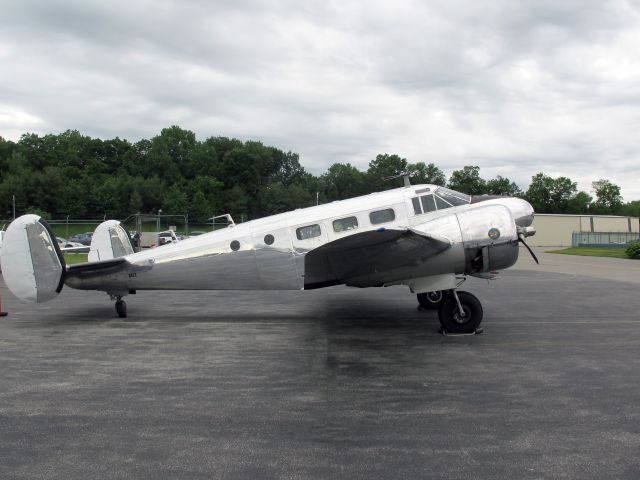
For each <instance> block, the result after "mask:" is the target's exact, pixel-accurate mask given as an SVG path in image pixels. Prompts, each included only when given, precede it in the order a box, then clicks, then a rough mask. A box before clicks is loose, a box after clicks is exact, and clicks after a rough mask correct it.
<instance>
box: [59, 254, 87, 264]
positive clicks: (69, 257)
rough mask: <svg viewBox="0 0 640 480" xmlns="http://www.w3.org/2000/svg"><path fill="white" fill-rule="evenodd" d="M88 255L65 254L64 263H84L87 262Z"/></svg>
mask: <svg viewBox="0 0 640 480" xmlns="http://www.w3.org/2000/svg"><path fill="white" fill-rule="evenodd" d="M87 256H88V254H86V253H65V254H64V261H65V262H66V264H67V265H73V264H74V263H84V262H86V261H87Z"/></svg>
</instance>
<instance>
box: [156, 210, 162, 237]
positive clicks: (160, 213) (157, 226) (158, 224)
mask: <svg viewBox="0 0 640 480" xmlns="http://www.w3.org/2000/svg"><path fill="white" fill-rule="evenodd" d="M161 215H162V209H159V210H158V221H157V222H156V232H159V231H160V216H161Z"/></svg>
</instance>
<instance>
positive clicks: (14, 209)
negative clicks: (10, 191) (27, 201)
mask: <svg viewBox="0 0 640 480" xmlns="http://www.w3.org/2000/svg"><path fill="white" fill-rule="evenodd" d="M11 197H12V200H13V219H14V220H15V219H16V196H15V194H14V195H12V196H11Z"/></svg>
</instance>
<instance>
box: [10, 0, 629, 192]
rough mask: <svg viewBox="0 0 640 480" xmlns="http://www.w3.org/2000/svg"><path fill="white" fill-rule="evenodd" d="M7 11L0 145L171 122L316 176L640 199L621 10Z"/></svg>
mask: <svg viewBox="0 0 640 480" xmlns="http://www.w3.org/2000/svg"><path fill="white" fill-rule="evenodd" d="M273 3H274V2H267V1H259V0H244V1H241V2H210V1H204V0H203V1H190V2H186V1H185V2H171V1H159V2H158V1H154V2H150V1H140V0H131V1H128V2H124V1H114V2H106V3H105V2H101V3H98V2H86V1H80V0H75V1H72V0H67V1H59V2H53V3H52V2H39V1H38V2H37V1H22V2H3V5H2V10H3V15H2V16H0V61H1V62H2V65H3V73H2V76H0V135H2V136H4V137H7V138H14V139H16V138H18V137H19V135H20V134H21V133H24V132H26V131H32V132H38V133H49V132H57V131H63V130H66V129H69V128H74V129H78V130H80V131H82V132H83V133H86V134H88V135H94V136H100V137H104V138H110V137H114V136H119V137H124V138H129V139H131V140H134V141H135V140H137V139H139V138H143V137H149V136H151V135H154V134H157V133H158V132H159V130H160V129H161V128H162V127H165V126H169V125H172V124H178V125H180V126H182V127H184V128H189V129H192V130H194V131H195V132H196V133H197V134H198V136H199V137H200V138H204V137H206V136H210V135H228V136H235V137H238V138H243V139H260V140H263V141H264V142H266V143H269V144H272V145H276V146H278V147H280V148H283V149H285V150H293V151H296V152H298V153H300V156H301V161H302V163H303V165H305V166H306V167H307V168H309V169H310V170H311V171H313V172H315V173H321V172H323V171H324V170H326V168H328V166H329V165H330V164H331V163H333V162H337V161H340V162H351V163H352V164H354V165H356V166H358V167H360V168H366V166H367V164H368V162H369V161H370V160H371V159H372V158H373V157H374V156H375V154H377V153H384V152H387V153H398V154H400V155H403V156H406V157H407V158H408V159H409V160H410V161H413V162H416V161H427V162H434V163H436V164H438V165H439V166H440V167H441V168H443V169H444V170H445V171H446V172H448V173H449V172H450V171H451V170H453V169H455V168H460V167H462V166H463V165H468V164H476V165H479V166H480V167H481V174H482V175H483V176H485V177H487V178H488V177H492V176H495V175H498V174H500V175H505V176H509V177H510V178H512V179H513V180H516V181H517V182H518V183H519V184H520V185H521V186H526V185H527V184H528V182H529V181H530V178H531V176H532V175H534V174H536V173H537V172H539V171H544V172H545V173H547V174H551V175H565V176H568V177H570V178H572V179H574V180H577V181H578V182H579V185H580V187H581V188H582V189H585V190H589V189H590V182H591V181H593V180H596V179H598V178H609V179H610V180H612V181H613V182H614V183H617V184H618V185H620V186H621V187H622V188H623V194H624V196H625V199H627V200H630V199H636V198H640V185H638V182H637V179H638V178H640V162H639V161H638V159H639V157H640V147H639V146H638V143H637V141H636V139H635V131H636V130H637V128H636V127H637V126H638V124H639V123H640V110H638V108H637V105H638V103H639V102H640V82H639V80H640V51H639V50H640V28H638V27H639V26H640V12H639V11H638V9H637V8H636V7H635V6H634V5H633V4H632V3H630V2H626V1H615V0H611V1H604V2H603V1H577V0H575V1H565V2H557V1H536V2H518V1H507V0H498V1H490V2H489V1H484V2H483V1H477V2H470V1H452V2H422V1H410V0H406V1H400V2H394V3H393V5H392V4H389V3H388V2H382V1H374V2H365V3H363V2H353V1H351V2H349V1H327V2H317V3H307V2H294V1H288V2H287V1H283V2H276V3H277V5H274V4H273Z"/></svg>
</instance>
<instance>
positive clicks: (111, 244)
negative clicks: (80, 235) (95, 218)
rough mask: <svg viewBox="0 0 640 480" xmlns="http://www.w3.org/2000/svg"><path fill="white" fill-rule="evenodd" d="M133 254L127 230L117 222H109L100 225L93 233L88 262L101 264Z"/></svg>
mask: <svg viewBox="0 0 640 480" xmlns="http://www.w3.org/2000/svg"><path fill="white" fill-rule="evenodd" d="M133 252H134V250H133V245H131V238H130V237H129V232H127V230H126V228H124V226H123V225H122V224H121V223H120V222H119V221H117V220H107V221H106V222H102V223H101V224H100V225H98V228H96V231H95V232H93V237H91V248H90V249H89V258H88V260H89V261H90V262H101V261H104V260H111V259H113V258H119V257H124V256H125V255H130V254H132V253H133Z"/></svg>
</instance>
